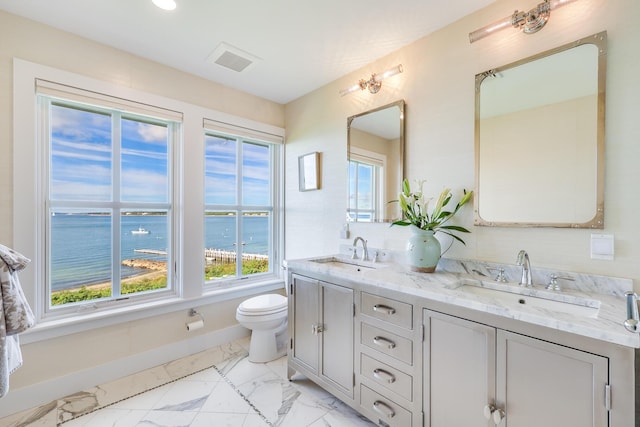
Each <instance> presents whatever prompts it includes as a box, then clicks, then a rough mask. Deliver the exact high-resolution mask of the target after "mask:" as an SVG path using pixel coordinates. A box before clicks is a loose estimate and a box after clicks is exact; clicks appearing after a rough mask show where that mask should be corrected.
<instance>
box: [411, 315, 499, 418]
mask: <svg viewBox="0 0 640 427" xmlns="http://www.w3.org/2000/svg"><path fill="white" fill-rule="evenodd" d="M424 325H425V341H424V352H423V354H424V393H423V395H424V415H425V426H430V427H453V426H461V427H462V426H464V427H476V426H477V427H488V426H494V424H493V423H492V422H489V421H488V420H487V419H486V418H485V417H484V413H483V411H484V407H485V406H486V405H488V404H492V403H493V397H494V396H495V360H496V359H495V349H496V338H495V337H496V330H495V328H491V327H488V326H486V325H481V324H479V323H475V322H471V321H468V320H464V319H460V318H457V317H453V316H448V315H444V314H441V313H436V312H432V311H429V310H424Z"/></svg>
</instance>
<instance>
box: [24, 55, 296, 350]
mask: <svg viewBox="0 0 640 427" xmlns="http://www.w3.org/2000/svg"><path fill="white" fill-rule="evenodd" d="M13 76H14V82H13V157H14V158H13V248H14V249H15V250H17V251H19V252H21V253H23V254H24V255H25V256H27V257H28V258H30V259H31V260H32V262H31V263H30V264H29V266H28V267H27V268H26V269H25V270H23V271H21V274H20V280H21V284H22V288H23V290H24V293H25V296H26V298H27V301H28V302H29V304H30V305H31V307H32V308H33V309H34V313H35V314H36V322H37V323H36V326H35V327H34V328H32V329H30V330H29V331H27V332H26V333H25V334H22V335H21V342H22V343H24V344H27V343H30V342H38V341H41V340H46V339H51V338H56V337H60V336H64V335H67V334H70V333H76V332H81V331H87V330H93V329H95V328H98V327H104V326H109V325H116V324H120V323H125V322H130V321H135V320H138V319H144V318H148V317H151V316H158V315H163V314H167V313H172V312H176V311H181V310H185V311H187V310H189V309H191V308H193V307H194V306H198V305H200V306H202V305H206V304H213V303H217V302H222V301H227V300H232V299H238V298H245V297H247V296H251V295H255V294H256V293H261V292H270V291H275V290H278V289H282V288H283V287H284V275H283V273H282V271H281V269H280V268H279V267H280V264H281V262H282V254H283V253H284V206H283V200H284V179H283V178H284V168H283V165H284V136H285V132H284V129H283V128H281V127H278V126H274V125H269V124H265V123H261V122H258V121H255V120H252V119H247V118H243V117H239V116H235V115H232V114H228V113H224V112H220V111H215V110H212V109H210V108H206V107H202V106H198V105H194V104H191V103H187V102H183V101H180V100H176V99H172V98H167V97H164V96H161V95H157V94H153V93H149V92H145V91H141V90H137V89H134V88H131V87H124V86H122V85H119V84H116V83H113V82H108V81H103V80H98V79H95V78H92V77H87V76H83V75H79V74H75V73H72V72H68V71H64V70H60V69H56V68H53V67H48V66H45V65H41V64H36V63H32V62H29V61H25V60H23V59H20V58H14V59H13ZM37 79H43V80H46V81H51V82H56V83H59V84H63V85H68V86H71V87H79V88H83V89H84V90H89V91H92V92H95V93H96V94H102V93H104V94H109V96H110V97H114V98H120V99H130V100H133V101H136V102H140V103H141V104H144V105H149V106H154V105H155V106H158V107H160V108H165V109H167V110H171V111H174V112H178V113H180V114H182V115H183V122H182V133H181V134H180V138H179V141H178V146H177V148H176V150H175V152H174V162H175V167H174V174H175V176H174V179H175V181H176V182H177V183H178V184H177V185H176V187H175V194H174V209H175V212H174V215H176V221H175V228H174V235H173V238H174V253H175V256H176V262H175V263H174V265H173V270H174V271H173V272H172V274H173V275H174V277H175V282H174V283H175V286H176V287H180V289H181V291H182V292H181V294H180V295H173V296H168V297H166V298H162V299H156V300H148V301H146V302H143V303H132V302H122V303H119V304H107V305H106V306H105V307H102V308H101V309H99V310H78V311H76V312H69V313H67V314H65V315H64V316H62V315H61V316H52V317H49V318H44V317H43V313H44V304H43V300H42V297H41V295H38V286H39V285H38V284H41V283H43V273H44V270H43V264H42V259H43V257H42V248H43V245H44V243H45V242H44V233H45V230H46V228H45V224H44V220H43V215H44V214H45V210H44V206H43V204H38V203H36V201H37V198H36V197H37V196H36V195H37V194H38V192H41V191H42V190H43V189H42V185H41V183H40V182H38V181H37V180H36V174H35V172H36V171H37V170H38V169H41V168H42V167H43V162H44V161H45V160H46V159H45V158H44V156H43V155H42V150H39V149H38V147H36V144H35V141H36V140H37V139H36V136H37V135H36V132H37V130H36V126H35V123H36V113H37V108H36V93H35V82H36V80H37ZM205 120H211V121H215V122H216V123H218V124H220V126H223V127H225V128H226V129H229V128H231V129H236V128H237V129H246V130H247V131H257V132H258V133H262V134H265V135H271V136H272V137H273V138H274V139H275V140H277V141H278V142H279V143H280V147H279V153H278V156H277V157H278V159H277V164H275V165H274V167H275V168H276V169H277V170H276V175H277V182H274V188H275V192H276V194H274V197H275V199H274V210H275V216H276V217H277V219H276V218H274V227H278V231H277V233H278V242H274V245H275V248H276V250H277V251H278V257H277V258H276V259H274V273H275V274H274V277H273V278H271V279H269V280H261V281H256V282H252V283H248V282H246V281H245V282H243V284H239V285H238V286H234V287H231V288H229V287H227V288H217V289H207V290H206V291H205V286H204V275H203V274H202V272H203V271H204V256H203V254H202V249H203V247H204V238H203V226H204V221H201V220H198V218H199V219H201V218H202V213H203V211H204V208H203V207H204V200H203V188H204V182H203V181H204V179H203V176H204V164H203V156H202V153H203V149H204V138H203V137H202V135H203V123H204V121H205ZM185 165H188V167H187V166H185ZM185 189H188V191H185ZM185 236H189V237H188V238H185ZM275 263H277V264H275Z"/></svg>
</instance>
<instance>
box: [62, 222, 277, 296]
mask: <svg viewBox="0 0 640 427" xmlns="http://www.w3.org/2000/svg"><path fill="white" fill-rule="evenodd" d="M242 221H243V222H242V230H243V236H242V245H243V251H244V252H245V253H253V254H265V255H266V254H268V248H269V243H268V236H269V230H268V227H269V219H268V217H265V216H245V217H243V219H242ZM138 227H142V228H144V229H146V230H149V231H150V233H149V234H132V233H131V231H132V230H137V229H138ZM235 230H236V227H235V217H233V216H207V217H205V247H206V248H215V249H221V250H226V251H235V250H236V249H235V248H236V245H235ZM169 244H170V240H169V235H168V226H167V218H166V217H164V216H160V215H130V216H123V217H122V233H121V235H120V245H121V248H120V249H121V250H120V254H121V259H122V260H124V259H131V258H140V259H150V260H157V261H166V256H164V255H153V254H146V253H139V252H135V249H148V250H157V251H166V250H167V247H168V245H169ZM112 246H113V245H112V242H111V217H109V216H101V215H84V214H74V215H66V214H61V213H58V214H56V215H55V216H52V217H51V242H50V248H51V257H52V260H51V289H52V290H54V291H55V290H61V289H68V288H73V287H78V286H81V285H90V284H94V283H101V282H106V281H109V280H111V248H112ZM203 251H204V248H203ZM203 257H204V252H203ZM139 273H140V270H139V269H135V268H131V267H126V266H121V276H122V277H128V276H132V275H135V274H139Z"/></svg>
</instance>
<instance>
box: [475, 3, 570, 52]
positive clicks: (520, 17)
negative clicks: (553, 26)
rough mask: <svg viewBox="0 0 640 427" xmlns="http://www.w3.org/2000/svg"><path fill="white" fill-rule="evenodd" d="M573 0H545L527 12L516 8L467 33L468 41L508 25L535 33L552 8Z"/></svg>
mask: <svg viewBox="0 0 640 427" xmlns="http://www.w3.org/2000/svg"><path fill="white" fill-rule="evenodd" d="M574 1H576V0H545V1H543V2H542V3H540V4H538V5H537V6H536V7H534V8H533V9H531V10H530V11H528V12H521V11H518V10H516V11H515V12H513V15H511V16H507V17H506V18H503V19H501V20H499V21H498V22H494V23H493V24H489V25H487V26H485V27H482V28H480V29H479V30H475V31H474V32H472V33H469V42H471V43H473V42H475V41H478V40H480V39H482V38H485V37H487V36H488V35H490V34H493V33H495V32H496V31H500V30H503V29H505V28H508V27H513V28H517V29H519V30H521V31H522V32H523V33H525V34H533V33H536V32H538V31H540V30H541V29H542V27H544V26H545V24H546V23H547V21H548V20H549V17H550V16H551V11H552V10H553V9H557V8H559V7H561V6H564V5H565V4H568V3H573V2H574Z"/></svg>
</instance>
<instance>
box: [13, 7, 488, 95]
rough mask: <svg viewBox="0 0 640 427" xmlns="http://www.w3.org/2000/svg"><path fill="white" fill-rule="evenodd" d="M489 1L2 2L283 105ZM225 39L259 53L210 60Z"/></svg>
mask: <svg viewBox="0 0 640 427" xmlns="http://www.w3.org/2000/svg"><path fill="white" fill-rule="evenodd" d="M493 1H495V0H395V1H394V0H324V1H323V2H322V4H320V3H313V2H312V1H310V0H176V3H177V8H176V9H175V10H174V11H172V12H167V11H163V10H161V9H158V8H157V7H155V6H154V5H153V4H152V3H151V0H0V9H1V10H5V11H7V12H9V13H13V14H16V15H21V16H24V17H27V18H30V19H33V20H35V21H39V22H42V23H45V24H47V25H51V26H53V27H57V28H60V29H63V30H65V31H68V32H71V33H75V34H78V35H80V36H82V37H86V38H88V39H92V40H95V41H98V42H100V43H104V44H106V45H109V46H113V47H115V48H118V49H122V50H125V51H127V52H131V53H133V54H135V55H138V56H141V57H144V58H148V59H150V60H153V61H156V62H159V63H162V64H165V65H168V66H171V67H174V68H177V69H179V70H182V71H186V72H188V73H191V74H195V75H197V76H200V77H203V78H206V79H209V80H212V81H215V82H218V83H221V84H223V85H225V86H229V87H232V88H235V89H238V90H242V91H244V92H248V93H251V94H253V95H256V96H260V97H262V98H265V99H269V100H272V101H274V102H278V103H283V104H284V103H287V102H289V101H292V100H294V99H296V98H299V97H300V96H302V95H304V94H306V93H309V92H311V91H313V90H315V89H317V88H319V87H321V86H324V85H325V84H327V83H329V82H331V81H333V80H336V79H337V78H340V77H342V76H344V75H346V74H348V73H350V72H352V71H354V70H357V69H359V68H361V67H363V66H365V65H367V64H369V63H371V62H373V61H375V60H376V59H378V58H381V57H383V56H385V55H387V54H388V53H391V52H393V51H395V50H397V49H399V48H401V47H403V46H406V45H408V44H410V43H411V42H413V41H415V40H417V39H419V38H421V37H423V36H425V35H427V34H429V33H431V32H433V31H435V30H437V29H439V28H442V27H444V26H446V25H448V24H450V23H452V22H454V21H456V20H458V19H460V18H462V17H463V16H465V15H468V14H470V13H472V12H474V11H476V10H478V9H481V8H483V7H485V6H487V5H488V4H490V3H492V2H493ZM469 30H470V31H471V30H474V28H470V29H469ZM220 43H226V44H228V45H231V46H233V47H235V48H237V49H240V50H242V51H244V52H247V53H249V54H251V55H253V56H255V57H258V58H260V59H259V60H258V61H256V62H255V63H253V64H252V65H250V66H249V67H248V68H246V69H245V70H244V71H242V72H240V73H238V72H235V71H231V70H229V69H227V68H224V67H222V66H220V65H217V64H212V63H210V62H207V58H208V57H209V55H210V54H211V53H212V52H213V51H214V50H215V49H216V47H218V45H220ZM390 65H396V64H390ZM375 71H383V70H375ZM354 83H355V82H354Z"/></svg>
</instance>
